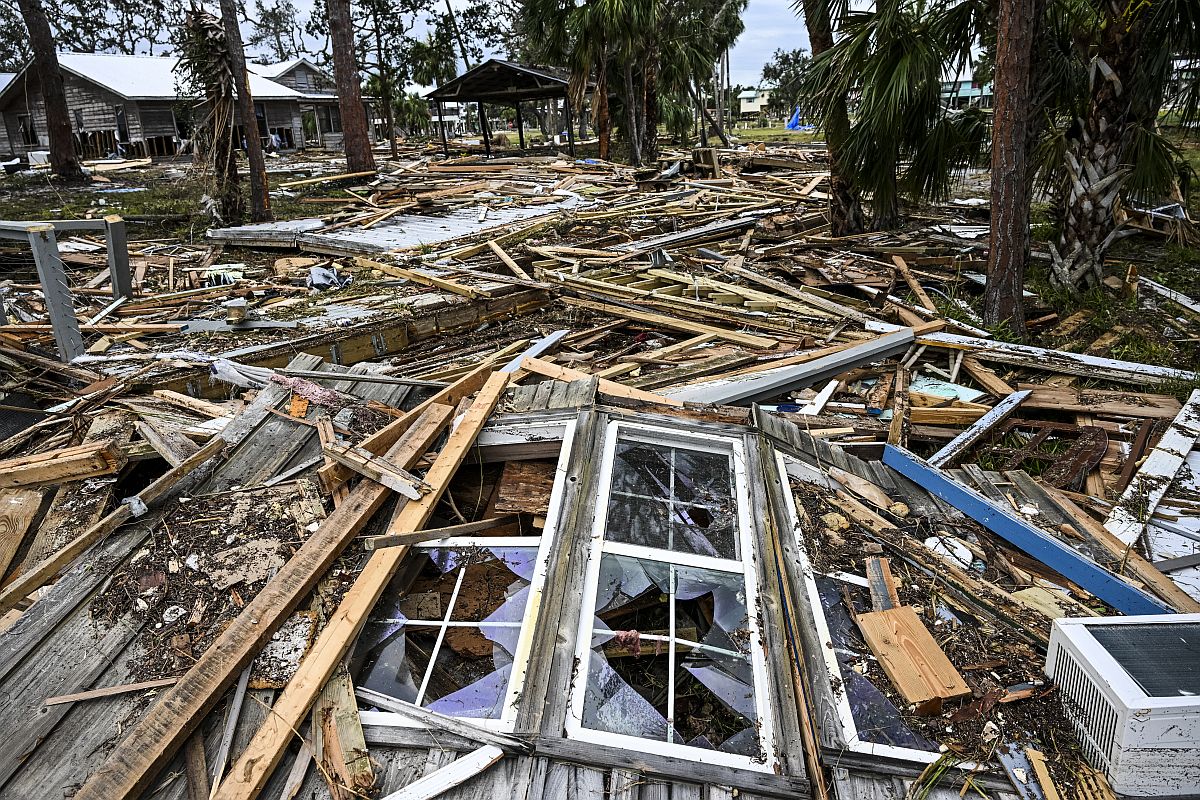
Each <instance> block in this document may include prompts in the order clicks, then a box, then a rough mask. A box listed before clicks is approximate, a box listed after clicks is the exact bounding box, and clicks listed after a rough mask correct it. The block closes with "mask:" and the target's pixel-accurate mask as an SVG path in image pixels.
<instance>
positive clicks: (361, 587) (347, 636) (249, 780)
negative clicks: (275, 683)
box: [82, 372, 510, 800]
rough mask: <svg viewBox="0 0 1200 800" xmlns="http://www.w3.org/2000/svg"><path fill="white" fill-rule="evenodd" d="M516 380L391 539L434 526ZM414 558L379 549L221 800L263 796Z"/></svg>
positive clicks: (402, 517)
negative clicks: (296, 732)
mask: <svg viewBox="0 0 1200 800" xmlns="http://www.w3.org/2000/svg"><path fill="white" fill-rule="evenodd" d="M509 377H510V376H509V374H508V373H503V372H498V373H495V374H494V375H492V376H491V377H490V378H488V380H487V383H485V384H484V386H483V388H482V389H481V390H480V391H479V395H478V397H476V398H475V401H474V402H473V403H472V404H471V406H470V408H469V409H468V410H467V413H466V414H465V415H464V416H463V418H462V420H461V421H460V422H459V424H458V427H457V428H456V429H455V430H454V433H453V434H451V436H450V439H449V440H448V441H447V442H446V445H445V447H443V448H442V451H441V453H439V454H438V456H437V458H436V459H435V460H434V462H433V465H432V466H431V467H430V468H429V472H428V473H426V475H425V481H426V483H428V484H429V485H430V487H431V491H430V492H429V494H426V495H424V496H423V497H422V498H421V499H420V500H414V501H411V502H408V503H405V504H402V505H400V506H399V507H398V508H397V509H396V511H395V513H394V514H393V516H392V520H391V523H390V524H389V525H388V529H387V531H386V535H396V534H400V533H411V532H415V531H419V530H420V529H421V528H422V527H424V525H425V523H426V522H428V521H429V518H430V516H432V515H433V511H434V508H436V506H437V504H438V501H439V500H440V499H441V497H442V494H443V493H444V492H445V491H446V487H447V486H448V485H449V483H450V479H451V478H453V477H454V473H455V472H457V471H458V467H459V465H461V464H462V462H463V460H464V459H465V458H466V456H467V453H468V452H469V451H470V449H471V447H472V446H473V445H474V443H475V438H476V437H477V436H478V435H479V432H480V431H481V430H482V429H483V426H484V424H485V423H486V422H487V420H488V418H489V417H490V416H491V415H492V412H493V411H494V410H495V408H496V405H497V404H498V403H499V402H500V397H501V395H502V394H503V393H504V389H505V388H506V387H507V385H508V380H509ZM334 513H335V514H336V513H337V512H334ZM407 553H408V548H407V547H390V548H387V549H385V550H376V551H375V552H374V553H373V554H372V555H371V558H370V560H369V561H367V564H366V566H364V567H363V569H362V572H360V573H359V575H358V578H356V579H355V581H354V584H353V585H352V586H351V587H350V590H349V591H348V592H347V593H346V595H345V596H344V597H343V599H342V602H341V604H340V605H339V606H338V609H337V611H336V612H334V614H333V616H332V617H331V618H330V621H329V624H328V625H326V626H325V628H324V630H322V631H321V634H320V636H319V637H318V638H317V641H316V642H315V643H314V644H313V646H312V648H311V649H310V650H309V653H308V655H307V656H306V657H305V659H304V661H302V662H301V663H300V669H299V670H297V672H296V674H295V675H294V676H293V677H292V679H291V681H289V682H288V685H287V687H286V688H285V689H284V690H283V693H282V694H281V695H280V696H279V699H278V700H276V702H275V705H274V707H273V708H272V709H271V714H270V716H269V717H268V718H267V719H266V721H265V722H264V723H263V725H262V727H261V728H259V730H258V732H257V733H256V734H255V735H254V738H253V739H252V740H251V741H250V743H249V744H248V745H247V746H246V749H245V750H244V751H243V752H242V756H241V758H240V759H239V760H238V763H237V764H235V765H234V767H233V769H232V770H230V773H229V777H228V778H226V779H225V781H224V782H223V783H222V784H221V786H220V787H219V788H218V789H217V792H216V794H215V795H214V800H235V799H240V800H250V798H253V797H256V796H257V795H258V793H259V792H260V791H262V788H263V786H264V785H265V784H266V782H267V779H268V778H270V776H271V772H272V771H273V770H274V769H275V767H276V765H277V764H278V763H279V759H280V758H281V757H282V756H283V753H284V750H286V749H287V745H288V742H289V741H290V740H291V737H292V736H293V729H295V728H296V727H298V726H299V724H300V721H301V720H302V719H303V718H304V715H305V714H306V713H308V709H309V708H310V707H311V706H312V704H313V702H314V701H315V700H316V696H317V693H318V692H319V691H320V689H321V687H322V686H324V685H325V682H326V681H328V680H329V676H330V675H331V674H333V671H334V669H335V668H336V667H337V665H338V663H339V662H340V661H341V659H342V656H343V655H344V654H345V653H346V651H347V650H348V649H349V648H350V646H351V645H352V644H353V643H354V640H355V638H356V637H357V636H358V633H359V631H360V630H362V626H363V624H364V623H365V622H366V620H367V615H368V614H369V613H370V612H371V609H372V608H374V606H375V603H376V602H377V601H378V600H379V596H380V595H381V594H383V590H384V589H385V588H386V587H387V584H388V582H389V581H390V580H391V579H392V576H393V575H394V574H395V572H396V569H397V568H398V567H399V566H400V562H401V561H402V560H403V559H404V556H405V555H406V554H407ZM82 800H86V798H83V799H82Z"/></svg>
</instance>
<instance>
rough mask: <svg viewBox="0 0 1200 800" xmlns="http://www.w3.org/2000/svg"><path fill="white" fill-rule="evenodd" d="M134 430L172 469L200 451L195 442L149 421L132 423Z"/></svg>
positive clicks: (177, 432) (175, 431)
mask: <svg viewBox="0 0 1200 800" xmlns="http://www.w3.org/2000/svg"><path fill="white" fill-rule="evenodd" d="M134 428H135V429H136V430H137V432H138V435H140V436H141V437H142V438H143V439H145V440H146V441H147V442H149V443H150V446H151V447H153V448H154V452H156V453H158V454H159V455H160V456H162V457H163V459H164V460H165V461H166V462H167V463H168V464H170V465H171V466H172V467H178V466H179V465H180V464H182V463H183V462H184V461H186V460H187V459H188V458H189V457H190V456H194V455H195V454H196V451H197V450H199V449H200V448H199V446H197V445H196V443H195V442H193V441H192V440H191V439H189V438H187V437H186V436H184V435H183V434H182V433H180V432H179V431H177V430H168V429H166V428H163V427H161V426H160V425H156V424H154V423H153V422H152V421H150V420H138V421H137V422H135V423H134Z"/></svg>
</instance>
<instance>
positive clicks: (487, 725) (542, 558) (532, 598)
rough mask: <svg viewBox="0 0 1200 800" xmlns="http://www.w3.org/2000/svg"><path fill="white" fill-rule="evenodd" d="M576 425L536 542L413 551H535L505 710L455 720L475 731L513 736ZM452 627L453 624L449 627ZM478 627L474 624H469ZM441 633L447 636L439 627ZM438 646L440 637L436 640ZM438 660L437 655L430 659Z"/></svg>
mask: <svg viewBox="0 0 1200 800" xmlns="http://www.w3.org/2000/svg"><path fill="white" fill-rule="evenodd" d="M575 427H576V421H575V420H568V421H567V423H566V429H565V430H564V431H563V440H562V450H561V451H560V452H559V456H558V463H557V465H556V466H555V472H554V485H553V488H552V490H551V493H550V505H549V508H548V509H547V510H546V526H545V527H544V528H543V529H542V533H541V535H540V536H453V537H450V538H447V539H436V540H432V541H429V542H423V543H422V544H420V545H418V546H415V547H414V548H413V549H414V550H442V549H446V548H454V547H529V548H533V547H536V548H537V560H536V562H535V566H534V571H533V579H532V580H531V581H530V582H529V593H528V599H527V601H526V604H525V613H524V616H523V617H522V618H521V623H520V626H521V635H520V636H519V637H518V638H517V646H516V652H514V653H513V654H512V656H513V664H512V672H511V674H510V675H509V679H508V689H507V691H506V693H505V697H504V705H503V707H502V709H501V712H500V717H499V718H498V719H482V718H479V717H455V719H458V720H461V721H463V722H467V723H470V724H472V725H476V726H478V727H480V728H483V729H484V730H490V731H494V732H496V733H511V732H512V731H513V730H514V728H515V727H516V722H517V707H518V704H519V701H520V699H521V693H522V691H523V690H524V686H525V676H526V675H527V674H528V672H529V655H530V651H531V650H532V648H533V637H534V633H535V630H536V628H537V623H538V615H539V613H540V608H541V605H542V603H541V597H542V591H543V588H544V587H545V583H546V572H547V569H548V568H549V564H550V556H551V552H552V550H551V548H552V546H553V544H554V541H555V539H556V538H557V537H556V535H555V534H556V533H557V527H558V518H559V512H560V510H561V507H562V502H563V494H564V492H563V488H564V487H565V485H566V481H567V474H568V472H569V470H570V459H571V449H572V448H571V445H572V442H573V441H574V439H575ZM450 624H451V625H454V624H456V623H450ZM470 625H471V626H477V625H478V623H470ZM441 630H443V631H444V630H445V627H443V628H442V629H441ZM439 641H440V637H439ZM431 655H432V657H436V653H435V654H431ZM358 717H359V721H360V722H361V723H362V724H363V725H385V726H390V727H396V728H420V729H424V728H425V727H426V726H425V725H424V724H423V723H421V722H419V721H417V720H414V719H412V718H410V717H406V716H405V715H403V714H396V713H393V712H390V711H359V712H358Z"/></svg>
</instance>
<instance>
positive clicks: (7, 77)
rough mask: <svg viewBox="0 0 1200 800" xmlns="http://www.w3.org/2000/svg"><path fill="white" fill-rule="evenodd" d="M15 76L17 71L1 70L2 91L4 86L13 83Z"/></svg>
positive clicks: (0, 85)
mask: <svg viewBox="0 0 1200 800" xmlns="http://www.w3.org/2000/svg"><path fill="white" fill-rule="evenodd" d="M15 77H17V73H15V72H0V92H3V91H4V87H5V86H8V85H9V84H10V83H12V80H13V78H15Z"/></svg>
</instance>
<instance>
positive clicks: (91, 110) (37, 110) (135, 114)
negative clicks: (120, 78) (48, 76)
mask: <svg viewBox="0 0 1200 800" xmlns="http://www.w3.org/2000/svg"><path fill="white" fill-rule="evenodd" d="M28 87H29V88H28V92H27V93H24V94H18V95H17V96H16V99H14V100H13V102H12V103H10V104H9V105H8V106H7V107H6V108H5V109H3V110H4V122H5V129H6V131H7V133H8V141H9V146H10V148H11V149H12V151H13V152H14V153H16V154H21V155H23V154H25V153H27V152H29V151H30V150H42V149H45V147H46V143H47V141H48V139H47V133H46V104H45V102H44V101H43V99H42V94H41V90H40V87H39V86H38V83H37V81H36V80H35V79H31V80H30V81H29V83H28ZM63 90H64V92H65V94H66V97H67V112H68V114H69V116H70V118H71V131H72V133H75V134H88V133H96V132H104V133H115V132H116V130H117V117H116V112H115V110H114V109H115V107H116V106H118V105H123V106H124V107H125V118H126V120H127V122H128V124H129V140H130V142H138V141H141V140H142V139H143V138H144V137H145V134H143V132H142V121H141V113H140V112H141V109H140V106H139V103H137V102H136V101H134V100H126V99H125V98H123V97H121V96H120V95H118V94H115V93H114V92H110V91H109V90H107V89H105V88H103V87H101V86H97V85H96V84H94V83H92V82H91V81H87V80H84V79H83V78H80V77H78V76H76V75H71V74H69V73H64V75H63ZM76 112H78V114H77V113H76ZM27 113H29V114H32V115H33V123H34V127H35V128H36V129H37V134H38V139H39V140H40V141H41V142H42V143H41V144H40V145H25V144H24V143H23V142H22V140H21V132H20V129H19V128H18V127H17V116H18V115H21V114H27ZM80 116H82V118H83V126H82V128H81V127H80V126H79V122H78V118H79V117H80ZM172 132H173V129H172ZM149 135H152V136H153V135H161V134H149Z"/></svg>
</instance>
